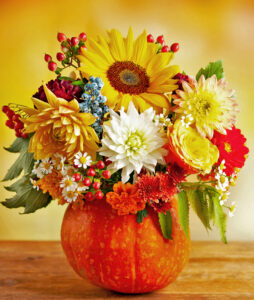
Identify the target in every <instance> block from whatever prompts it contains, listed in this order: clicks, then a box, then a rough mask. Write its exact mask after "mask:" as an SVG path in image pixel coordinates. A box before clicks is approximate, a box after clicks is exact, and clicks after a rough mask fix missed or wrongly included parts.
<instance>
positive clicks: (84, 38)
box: [79, 32, 87, 42]
mask: <svg viewBox="0 0 254 300" xmlns="http://www.w3.org/2000/svg"><path fill="white" fill-rule="evenodd" d="M79 39H80V41H83V42H85V41H86V40H87V36H86V34H85V33H84V32H81V33H80V35H79Z"/></svg>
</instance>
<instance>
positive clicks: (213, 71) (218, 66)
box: [196, 60, 224, 80]
mask: <svg viewBox="0 0 254 300" xmlns="http://www.w3.org/2000/svg"><path fill="white" fill-rule="evenodd" d="M201 75H204V76H205V78H206V79H207V78H210V77H212V76H213V75H216V77H217V79H221V78H223V77H224V72H223V66H222V61H221V60H218V61H215V62H210V63H209V64H208V65H207V66H206V68H205V69H203V68H201V69H200V70H199V71H198V73H197V75H196V79H197V80H199V78H200V76H201Z"/></svg>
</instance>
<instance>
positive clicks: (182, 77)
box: [173, 73, 189, 90]
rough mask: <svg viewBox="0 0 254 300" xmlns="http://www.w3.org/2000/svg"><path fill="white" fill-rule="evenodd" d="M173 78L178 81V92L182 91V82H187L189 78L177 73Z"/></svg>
mask: <svg viewBox="0 0 254 300" xmlns="http://www.w3.org/2000/svg"><path fill="white" fill-rule="evenodd" d="M173 78H174V79H178V81H177V84H178V86H179V87H178V89H180V90H182V89H183V86H182V83H183V82H184V81H186V82H189V76H188V75H185V74H182V73H177V74H176V75H175V76H174V77H173Z"/></svg>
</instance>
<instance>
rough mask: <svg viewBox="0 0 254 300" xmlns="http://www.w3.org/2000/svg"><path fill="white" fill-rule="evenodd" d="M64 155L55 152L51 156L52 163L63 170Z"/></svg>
mask: <svg viewBox="0 0 254 300" xmlns="http://www.w3.org/2000/svg"><path fill="white" fill-rule="evenodd" d="M65 160H66V157H64V156H63V155H61V154H59V153H55V154H54V155H53V157H52V164H53V166H54V167H55V168H56V169H57V170H63V168H64V162H65Z"/></svg>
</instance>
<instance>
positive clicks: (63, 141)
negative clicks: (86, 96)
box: [22, 85, 99, 161]
mask: <svg viewBox="0 0 254 300" xmlns="http://www.w3.org/2000/svg"><path fill="white" fill-rule="evenodd" d="M44 91H45V94H46V97H47V100H48V103H46V102H43V101H41V100H38V99H35V98H33V99H32V100H33V103H34V106H35V107H36V108H35V109H31V108H29V109H24V110H25V112H27V113H28V114H29V115H30V117H29V118H27V119H23V120H22V121H23V122H24V123H25V132H26V133H32V132H34V135H33V136H32V138H31V140H30V144H29V149H28V151H29V152H33V153H34V158H35V159H44V158H48V157H52V156H53V154H55V153H59V154H62V155H63V156H64V157H66V158H67V159H68V160H69V161H70V160H72V159H73V157H74V155H75V154H76V153H77V152H79V151H81V152H88V153H89V154H90V155H91V156H92V157H93V158H95V155H96V151H97V150H98V145H97V144H96V142H99V139H98V137H97V135H96V133H95V131H94V129H93V128H92V127H91V126H90V125H92V124H93V123H94V122H95V120H96V119H95V117H94V116H93V115H92V114H89V113H79V104H78V101H77V100H75V99H74V100H72V101H70V102H68V101H67V100H65V99H62V98H58V97H56V96H55V94H54V93H52V92H51V91H50V90H49V89H48V88H47V87H46V86H45V85H44Z"/></svg>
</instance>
